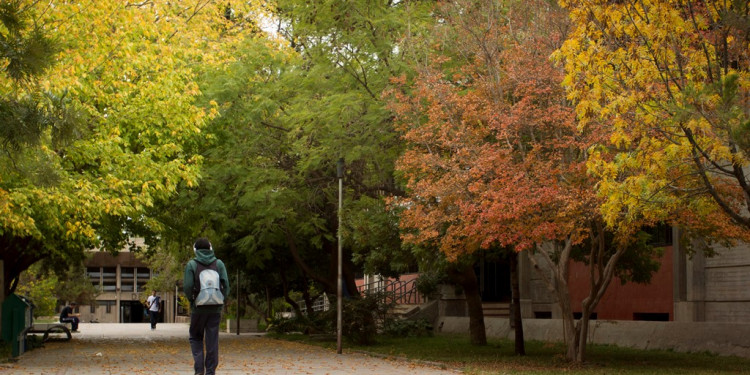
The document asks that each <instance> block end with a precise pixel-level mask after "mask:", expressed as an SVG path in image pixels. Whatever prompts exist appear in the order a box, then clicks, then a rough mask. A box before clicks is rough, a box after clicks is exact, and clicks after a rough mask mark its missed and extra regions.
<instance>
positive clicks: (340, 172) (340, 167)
mask: <svg viewBox="0 0 750 375" xmlns="http://www.w3.org/2000/svg"><path fill="white" fill-rule="evenodd" d="M336 175H337V177H338V179H339V228H338V243H339V249H338V263H337V264H338V277H337V278H336V285H337V287H336V297H337V298H336V300H337V301H336V353H338V354H341V330H342V322H341V320H342V314H341V310H342V309H343V306H344V303H343V299H342V297H343V296H342V278H341V268H342V267H341V263H342V258H343V256H342V255H341V209H342V207H343V198H342V196H343V190H344V182H343V180H344V159H343V158H342V159H339V161H338V163H336Z"/></svg>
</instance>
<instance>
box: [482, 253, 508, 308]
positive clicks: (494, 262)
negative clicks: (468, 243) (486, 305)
mask: <svg viewBox="0 0 750 375" xmlns="http://www.w3.org/2000/svg"><path fill="white" fill-rule="evenodd" d="M477 271H478V272H477V275H478V276H479V288H480V289H479V290H480V293H481V294H482V301H483V302H509V301H510V299H511V290H510V264H509V263H508V260H507V259H505V257H499V256H485V257H482V259H481V260H480V261H479V265H478V270H477Z"/></svg>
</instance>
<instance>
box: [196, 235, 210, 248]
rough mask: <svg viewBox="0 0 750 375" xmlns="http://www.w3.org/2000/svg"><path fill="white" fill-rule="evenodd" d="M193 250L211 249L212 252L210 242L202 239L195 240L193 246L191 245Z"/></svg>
mask: <svg viewBox="0 0 750 375" xmlns="http://www.w3.org/2000/svg"><path fill="white" fill-rule="evenodd" d="M193 249H194V250H198V249H211V250H213V249H212V248H211V242H209V241H208V238H203V237H201V238H199V239H197V240H195V244H194V245H193Z"/></svg>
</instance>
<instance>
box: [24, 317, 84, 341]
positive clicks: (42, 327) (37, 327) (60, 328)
mask: <svg viewBox="0 0 750 375" xmlns="http://www.w3.org/2000/svg"><path fill="white" fill-rule="evenodd" d="M72 326H73V325H72V324H71V323H70V322H65V323H63V322H59V323H34V324H32V325H31V327H29V328H26V333H27V334H28V333H43V334H44V336H42V341H43V342H47V341H48V340H49V339H50V335H60V334H64V335H65V336H64V337H62V338H61V339H62V340H63V341H69V340H70V339H71V338H72V336H71V334H70V330H71V327H72Z"/></svg>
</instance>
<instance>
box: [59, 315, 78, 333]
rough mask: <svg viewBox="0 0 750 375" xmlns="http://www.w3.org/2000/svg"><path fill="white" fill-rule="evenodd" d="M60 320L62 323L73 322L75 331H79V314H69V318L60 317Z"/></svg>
mask: <svg viewBox="0 0 750 375" xmlns="http://www.w3.org/2000/svg"><path fill="white" fill-rule="evenodd" d="M60 322H62V323H71V326H72V328H73V330H74V331H78V322H79V320H78V317H77V316H69V317H67V318H60Z"/></svg>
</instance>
